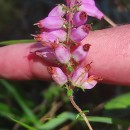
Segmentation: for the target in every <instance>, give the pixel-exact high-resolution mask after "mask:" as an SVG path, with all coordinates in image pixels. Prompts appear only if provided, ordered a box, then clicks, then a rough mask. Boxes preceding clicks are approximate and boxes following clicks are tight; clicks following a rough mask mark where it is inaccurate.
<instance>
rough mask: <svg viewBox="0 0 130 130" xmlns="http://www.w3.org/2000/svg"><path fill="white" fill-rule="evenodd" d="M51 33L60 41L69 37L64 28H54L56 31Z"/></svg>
mask: <svg viewBox="0 0 130 130" xmlns="http://www.w3.org/2000/svg"><path fill="white" fill-rule="evenodd" d="M49 33H50V34H52V35H54V36H56V37H57V38H58V40H59V41H60V42H64V41H65V40H66V37H67V33H66V32H65V31H64V30H62V29H59V30H54V31H51V32H49Z"/></svg>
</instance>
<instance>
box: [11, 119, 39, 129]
mask: <svg viewBox="0 0 130 130" xmlns="http://www.w3.org/2000/svg"><path fill="white" fill-rule="evenodd" d="M9 119H11V120H12V121H14V122H16V123H17V124H19V125H21V126H23V127H24V128H26V129H28V130H37V129H36V128H33V127H31V126H29V125H27V124H25V123H23V122H21V121H18V120H16V119H14V118H12V117H9Z"/></svg>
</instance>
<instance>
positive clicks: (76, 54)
mask: <svg viewBox="0 0 130 130" xmlns="http://www.w3.org/2000/svg"><path fill="white" fill-rule="evenodd" d="M89 48H90V44H84V45H83V44H82V45H80V46H78V47H77V48H76V49H75V50H74V51H73V52H72V57H73V59H74V60H75V61H76V62H80V61H82V60H84V59H85V58H86V56H87V54H88V51H89Z"/></svg>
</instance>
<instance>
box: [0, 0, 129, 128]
mask: <svg viewBox="0 0 130 130" xmlns="http://www.w3.org/2000/svg"><path fill="white" fill-rule="evenodd" d="M95 1H96V4H97V6H98V7H99V8H100V9H101V10H102V11H103V12H104V13H105V14H106V15H108V16H109V17H110V18H111V19H112V20H113V21H114V22H115V23H117V24H118V25H120V24H127V23H130V1H129V0H95ZM57 3H63V1H62V0H22V1H21V0H13V1H12V0H0V46H1V47H2V46H5V45H8V44H16V43H18V42H19V41H18V40H22V39H24V40H25V39H26V40H27V39H32V37H31V36H30V34H34V33H38V30H37V28H36V27H34V26H33V24H34V23H36V22H37V21H38V20H40V19H43V18H44V17H45V16H46V15H47V13H48V12H49V10H51V8H53V7H54V6H55V4H57ZM89 23H93V30H96V29H102V28H107V27H109V26H110V25H109V24H108V23H106V22H105V21H104V20H102V21H101V22H100V21H98V20H95V19H93V18H90V19H89ZM8 40H15V41H11V42H8ZM5 41H6V42H5ZM129 91H130V87H123V86H120V85H117V86H116V85H108V84H98V85H97V86H96V87H95V88H94V89H92V90H86V91H85V92H82V91H81V90H78V89H76V90H75V93H74V99H75V101H76V103H77V104H78V105H79V106H80V107H81V108H82V109H83V110H85V111H86V110H89V112H87V115H88V116H89V120H90V121H91V124H92V126H93V128H94V130H101V129H102V130H126V129H127V128H128V126H130V92H129ZM76 116H77V119H76ZM24 129H28V130H36V129H37V130H73V129H75V130H81V129H87V128H86V125H85V124H84V121H82V118H81V117H80V115H77V111H75V110H74V108H73V107H72V105H71V104H70V102H69V100H68V97H67V96H66V92H65V90H64V89H62V88H59V87H58V86H56V85H55V84H53V83H50V82H44V81H38V80H33V81H7V80H5V79H0V130H24Z"/></svg>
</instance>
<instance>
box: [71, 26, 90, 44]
mask: <svg viewBox="0 0 130 130" xmlns="http://www.w3.org/2000/svg"><path fill="white" fill-rule="evenodd" d="M90 28H91V26H90V25H89V24H86V25H81V26H79V27H78V28H74V29H73V30H72V33H71V40H72V41H74V42H80V41H82V40H83V39H84V38H85V37H86V36H87V35H88V33H89V31H90Z"/></svg>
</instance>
